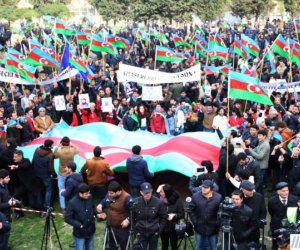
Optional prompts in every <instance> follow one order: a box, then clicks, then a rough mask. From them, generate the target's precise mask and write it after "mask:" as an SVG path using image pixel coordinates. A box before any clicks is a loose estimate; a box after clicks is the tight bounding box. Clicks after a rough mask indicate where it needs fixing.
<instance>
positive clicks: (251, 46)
mask: <svg viewBox="0 0 300 250" xmlns="http://www.w3.org/2000/svg"><path fill="white" fill-rule="evenodd" d="M241 42H242V44H243V45H244V46H245V47H246V48H247V49H248V52H249V53H250V54H252V55H254V56H259V53H260V48H259V46H258V44H257V42H255V41H254V40H253V39H251V38H250V37H248V36H246V35H244V34H242V36H241Z"/></svg>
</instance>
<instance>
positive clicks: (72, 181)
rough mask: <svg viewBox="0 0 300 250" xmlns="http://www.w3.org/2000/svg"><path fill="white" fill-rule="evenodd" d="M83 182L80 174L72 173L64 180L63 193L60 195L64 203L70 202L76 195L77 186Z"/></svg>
mask: <svg viewBox="0 0 300 250" xmlns="http://www.w3.org/2000/svg"><path fill="white" fill-rule="evenodd" d="M82 182H83V178H82V175H81V174H80V173H72V174H70V175H68V176H67V178H66V184H65V185H66V188H65V191H63V192H62V193H61V195H62V196H63V197H65V199H66V201H69V200H71V199H72V198H73V197H75V196H76V194H78V186H79V184H80V183H82Z"/></svg>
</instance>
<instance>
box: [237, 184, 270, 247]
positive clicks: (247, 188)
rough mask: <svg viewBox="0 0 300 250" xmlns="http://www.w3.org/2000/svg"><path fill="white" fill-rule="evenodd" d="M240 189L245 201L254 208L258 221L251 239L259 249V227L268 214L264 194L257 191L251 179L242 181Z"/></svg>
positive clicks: (254, 214)
mask: <svg viewBox="0 0 300 250" xmlns="http://www.w3.org/2000/svg"><path fill="white" fill-rule="evenodd" d="M240 189H241V191H242V192H243V194H244V203H245V204H246V205H247V206H249V207H250V208H251V209H252V210H253V217H254V218H255V219H257V221H258V223H257V227H256V230H255V232H254V233H253V235H252V236H253V237H252V238H251V239H250V240H251V241H253V242H255V245H256V247H257V249H258V247H259V237H260V230H259V228H260V225H262V223H261V221H262V220H265V219H266V216H267V210H266V207H265V201H264V198H263V196H262V194H260V193H257V192H255V190H254V189H255V186H254V184H253V183H252V182H250V181H247V180H245V181H242V182H241V185H240Z"/></svg>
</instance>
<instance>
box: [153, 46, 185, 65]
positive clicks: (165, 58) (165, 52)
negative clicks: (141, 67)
mask: <svg viewBox="0 0 300 250" xmlns="http://www.w3.org/2000/svg"><path fill="white" fill-rule="evenodd" d="M183 59H184V57H183V56H182V55H177V54H176V53H175V52H173V51H172V50H171V49H169V48H166V47H163V46H156V50H155V60H156V61H162V62H181V61H182V60H183Z"/></svg>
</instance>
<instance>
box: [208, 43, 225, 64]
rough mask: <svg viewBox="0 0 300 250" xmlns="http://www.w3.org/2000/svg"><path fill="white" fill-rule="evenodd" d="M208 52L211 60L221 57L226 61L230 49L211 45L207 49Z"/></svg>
mask: <svg viewBox="0 0 300 250" xmlns="http://www.w3.org/2000/svg"><path fill="white" fill-rule="evenodd" d="M207 54H208V56H209V57H210V59H211V60H215V59H218V58H219V59H221V60H224V61H226V60H227V59H228V58H229V56H230V54H229V51H228V49H227V48H224V47H221V46H213V47H209V48H208V49H207Z"/></svg>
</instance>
